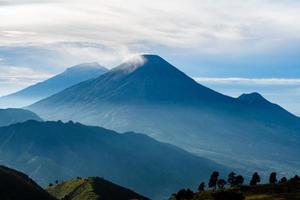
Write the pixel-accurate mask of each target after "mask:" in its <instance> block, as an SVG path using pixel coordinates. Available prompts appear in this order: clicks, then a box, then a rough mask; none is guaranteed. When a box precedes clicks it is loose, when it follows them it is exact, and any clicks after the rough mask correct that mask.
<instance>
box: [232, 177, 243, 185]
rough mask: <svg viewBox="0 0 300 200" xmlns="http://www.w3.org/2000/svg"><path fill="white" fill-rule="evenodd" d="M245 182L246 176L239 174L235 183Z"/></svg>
mask: <svg viewBox="0 0 300 200" xmlns="http://www.w3.org/2000/svg"><path fill="white" fill-rule="evenodd" d="M243 183H244V177H243V176H242V175H238V176H237V177H236V179H235V182H234V185H235V186H240V185H243Z"/></svg>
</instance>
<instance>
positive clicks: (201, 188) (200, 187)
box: [198, 182, 205, 192]
mask: <svg viewBox="0 0 300 200" xmlns="http://www.w3.org/2000/svg"><path fill="white" fill-rule="evenodd" d="M198 191H199V192H204V191H205V183H204V182H202V183H200V185H199V187H198Z"/></svg>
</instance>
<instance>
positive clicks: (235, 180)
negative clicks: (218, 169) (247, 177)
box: [227, 172, 244, 187]
mask: <svg viewBox="0 0 300 200" xmlns="http://www.w3.org/2000/svg"><path fill="white" fill-rule="evenodd" d="M227 181H228V183H229V184H230V186H231V187H234V186H239V185H242V184H243V183H244V177H243V176H241V175H238V176H237V175H236V174H235V173H234V172H231V173H230V174H229V175H228V179H227Z"/></svg>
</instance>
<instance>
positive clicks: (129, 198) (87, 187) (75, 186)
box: [47, 177, 148, 200]
mask: <svg viewBox="0 0 300 200" xmlns="http://www.w3.org/2000/svg"><path fill="white" fill-rule="evenodd" d="M47 191H48V192H49V193H50V194H52V195H53V196H54V197H56V198H57V199H63V198H67V200H148V198H146V197H144V196H142V195H139V194H137V193H135V192H133V191H131V190H129V189H127V188H124V187H121V186H119V185H116V184H114V183H111V182H109V181H107V180H105V179H103V178H99V177H90V178H80V177H78V178H76V179H72V180H68V181H64V182H62V183H59V184H54V185H53V186H51V187H49V188H48V189H47Z"/></svg>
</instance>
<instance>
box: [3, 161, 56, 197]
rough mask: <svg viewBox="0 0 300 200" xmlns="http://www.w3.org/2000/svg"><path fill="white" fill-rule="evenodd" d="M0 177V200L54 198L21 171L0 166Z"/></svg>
mask: <svg viewBox="0 0 300 200" xmlns="http://www.w3.org/2000/svg"><path fill="white" fill-rule="evenodd" d="M0 177H1V178H0V199H1V200H35V199H36V200H38V199H43V200H55V198H54V197H52V196H51V195H50V194H48V193H47V192H46V191H45V190H43V189H42V188H41V187H40V186H38V185H37V184H36V183H35V182H34V181H33V180H31V179H30V178H29V177H28V176H27V175H25V174H23V173H21V172H18V171H16V170H13V169H10V168H8V167H5V166H0Z"/></svg>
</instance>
